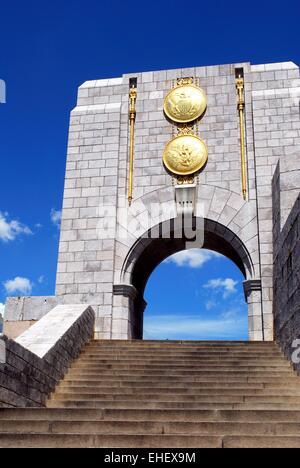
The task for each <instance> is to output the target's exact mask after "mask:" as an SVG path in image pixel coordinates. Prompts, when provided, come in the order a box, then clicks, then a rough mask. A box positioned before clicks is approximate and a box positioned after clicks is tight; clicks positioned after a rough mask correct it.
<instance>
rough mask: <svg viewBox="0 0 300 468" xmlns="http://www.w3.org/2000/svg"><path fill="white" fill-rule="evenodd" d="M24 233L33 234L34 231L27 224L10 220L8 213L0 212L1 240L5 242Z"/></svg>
mask: <svg viewBox="0 0 300 468" xmlns="http://www.w3.org/2000/svg"><path fill="white" fill-rule="evenodd" d="M22 234H24V235H31V234H32V231H31V229H30V228H29V227H28V226H25V224H22V223H20V222H19V221H17V220H15V219H12V220H10V219H9V216H8V213H1V212H0V240H2V241H3V242H11V241H14V240H15V239H16V238H17V237H19V236H21V235H22Z"/></svg>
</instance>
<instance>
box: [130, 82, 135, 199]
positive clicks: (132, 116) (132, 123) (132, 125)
mask: <svg viewBox="0 0 300 468" xmlns="http://www.w3.org/2000/svg"><path fill="white" fill-rule="evenodd" d="M129 99H130V107H129V125H130V138H129V182H128V203H129V206H130V205H131V203H132V200H133V176H134V134H135V120H136V100H137V89H136V87H135V86H132V87H131V88H130V92H129Z"/></svg>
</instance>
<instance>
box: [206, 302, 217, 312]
mask: <svg viewBox="0 0 300 468" xmlns="http://www.w3.org/2000/svg"><path fill="white" fill-rule="evenodd" d="M216 305H217V304H216V302H215V301H207V302H206V304H205V308H206V310H212V309H214V308H215V307H216Z"/></svg>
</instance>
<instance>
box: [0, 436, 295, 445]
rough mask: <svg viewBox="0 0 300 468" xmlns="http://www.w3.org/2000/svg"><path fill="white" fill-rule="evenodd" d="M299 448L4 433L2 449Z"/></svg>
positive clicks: (264, 439) (243, 440)
mask: <svg viewBox="0 0 300 468" xmlns="http://www.w3.org/2000/svg"><path fill="white" fill-rule="evenodd" d="M165 447H169V448H194V447H197V448H299V447H300V437H299V436H286V437H281V436H260V437H257V436H225V437H222V436H219V437H218V436H215V437H213V436H183V435H175V436H172V435H171V436H170V435H159V436H152V435H134V436H133V435H119V436H118V437H117V438H116V436H115V435H105V436H104V435H88V434H87V435H84V434H73V435H61V434H13V433H12V434H1V435H0V448H165Z"/></svg>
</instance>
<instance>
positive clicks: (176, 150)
mask: <svg viewBox="0 0 300 468" xmlns="http://www.w3.org/2000/svg"><path fill="white" fill-rule="evenodd" d="M207 159H208V150H207V146H206V144H205V143H204V141H203V140H201V139H200V138H198V137H196V136H195V135H178V136H177V137H175V138H174V139H173V140H171V141H170V142H169V143H168V144H167V146H166V148H165V151H164V156H163V160H164V164H165V166H166V167H167V169H168V170H169V171H170V172H172V173H173V174H176V175H179V176H187V175H191V174H195V173H197V172H198V171H200V169H202V168H203V167H204V166H205V164H206V162H207Z"/></svg>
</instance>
